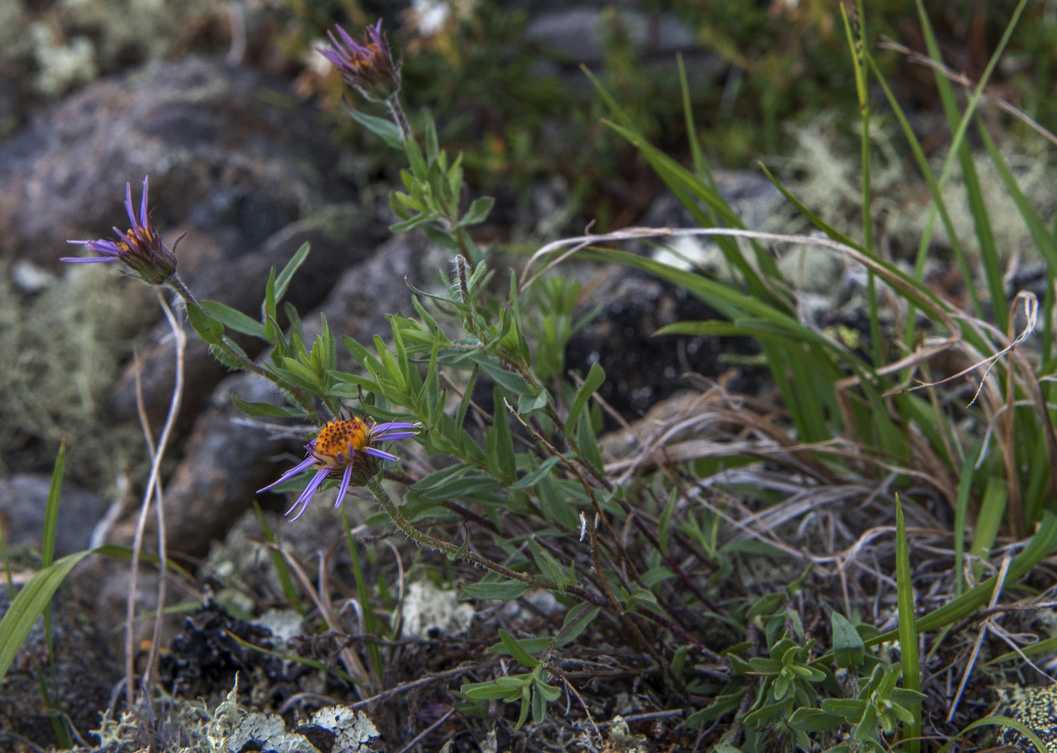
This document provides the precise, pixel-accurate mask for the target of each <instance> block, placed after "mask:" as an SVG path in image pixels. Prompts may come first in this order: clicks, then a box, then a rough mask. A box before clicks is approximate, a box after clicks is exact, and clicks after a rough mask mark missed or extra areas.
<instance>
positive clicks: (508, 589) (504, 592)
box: [0, 580, 531, 635]
mask: <svg viewBox="0 0 1057 753" xmlns="http://www.w3.org/2000/svg"><path fill="white" fill-rule="evenodd" d="M530 588H531V586H530V585H529V584H527V583H522V582H521V581H519V580H504V581H499V582H494V583H470V584H468V585H465V586H463V587H462V592H463V593H464V594H466V596H468V597H469V598H471V599H500V600H502V601H511V600H513V599H517V598H518V597H520V596H521V595H522V594H524V593H525V592H526V591H528V590H529V589H530ZM0 635H2V633H0Z"/></svg>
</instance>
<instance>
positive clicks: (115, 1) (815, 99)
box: [0, 0, 1057, 229]
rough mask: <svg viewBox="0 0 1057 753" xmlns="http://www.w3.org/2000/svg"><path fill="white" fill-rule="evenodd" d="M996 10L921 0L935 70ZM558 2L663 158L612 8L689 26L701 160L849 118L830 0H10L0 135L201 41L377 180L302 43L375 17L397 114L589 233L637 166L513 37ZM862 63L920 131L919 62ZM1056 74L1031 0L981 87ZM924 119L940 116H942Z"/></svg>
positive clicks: (881, 15)
mask: <svg viewBox="0 0 1057 753" xmlns="http://www.w3.org/2000/svg"><path fill="white" fill-rule="evenodd" d="M1014 6H1015V2H1013V0H997V1H996V2H983V1H982V0H958V1H957V2H951V3H943V4H935V3H934V4H932V7H931V8H930V12H931V13H932V14H933V17H932V18H931V19H930V20H931V22H932V24H933V26H934V28H935V29H936V31H937V35H938V37H939V39H940V43H941V45H942V47H943V53H944V55H945V59H946V60H947V62H948V64H949V66H950V67H951V68H952V69H953V70H955V71H957V72H960V73H964V74H966V75H967V76H969V77H970V78H971V79H973V80H975V79H976V78H977V77H978V75H979V74H980V72H981V70H982V67H983V66H984V65H985V63H986V61H987V58H988V55H989V54H990V51H991V50H992V49H993V46H994V44H995V43H996V42H997V40H998V38H999V37H1000V35H1001V33H1002V30H1003V28H1004V26H1005V23H1006V22H1007V20H1008V19H1009V17H1010V14H1011V12H1012V9H1013V8H1014ZM570 7H577V8H583V9H585V10H588V11H591V12H594V13H597V18H598V21H599V27H600V28H599V29H598V32H599V36H600V39H601V40H602V45H603V49H604V54H603V56H602V58H601V60H600V61H591V69H592V73H594V74H595V75H597V76H599V78H600V80H601V81H602V83H603V84H604V85H605V86H606V87H607V88H608V90H609V91H612V92H614V93H615V94H617V95H618V96H619V97H620V101H621V103H622V104H623V105H624V107H625V108H626V110H627V111H628V113H629V114H630V115H631V116H632V118H633V119H634V121H635V124H636V126H637V127H638V129H639V130H640V132H641V133H642V134H643V136H645V137H646V138H647V139H649V140H650V141H651V143H653V144H655V145H656V146H657V147H659V148H660V149H662V150H664V151H666V152H667V153H670V154H675V155H679V154H682V153H684V152H685V149H686V146H685V145H686V143H687V142H686V134H685V124H684V120H683V116H682V112H681V106H680V99H679V90H678V83H677V79H676V76H675V65H674V59H672V58H673V57H674V56H671V55H667V54H664V55H659V54H658V53H651V52H650V51H649V50H647V49H644V46H643V45H642V44H638V43H636V41H635V35H633V34H631V33H630V32H629V27H628V23H627V21H628V18H629V15H634V14H642V16H643V17H645V18H646V19H652V20H656V19H657V18H660V17H661V16H664V17H667V18H674V19H677V20H678V22H679V23H680V24H681V25H682V26H683V28H684V29H686V30H688V31H689V32H690V34H691V35H692V37H693V38H694V39H695V40H696V44H695V46H694V48H693V49H687V50H684V53H685V54H686V55H687V56H688V70H689V71H690V75H691V98H692V100H693V102H694V105H695V115H696V122H697V127H698V129H699V131H700V132H699V134H698V135H699V136H700V137H701V140H702V142H703V143H704V144H705V145H706V148H707V149H708V150H709V152H710V154H709V155H708V156H709V158H710V159H711V161H712V162H713V164H718V165H722V166H725V167H731V168H736V167H746V166H750V165H751V164H752V163H753V162H754V160H756V159H758V158H760V157H761V156H765V155H772V154H783V153H787V152H788V151H790V150H792V149H794V148H795V147H796V140H795V135H794V132H795V129H796V128H797V127H798V126H802V125H803V124H804V122H806V121H812V120H815V119H817V118H819V117H826V118H827V119H828V122H830V123H837V124H839V125H841V126H842V127H843V128H845V129H847V131H848V132H849V134H850V133H851V132H853V131H854V129H855V128H857V126H858V123H859V120H858V113H857V109H858V105H857V102H856V98H855V87H854V83H853V81H852V80H851V66H850V65H849V51H848V48H847V43H846V41H845V38H844V35H843V31H842V29H841V26H840V17H839V13H838V9H837V6H836V4H835V3H833V2H831V1H830V0H800V1H797V0H755V1H753V2H743V1H742V0H665V1H662V0H639V1H638V2H635V1H633V0H625V1H624V2H598V1H597V0H584V2H582V3H579V4H577V5H576V6H572V5H570V4H568V3H554V2H548V0H518V1H515V2H495V1H494V0H447V2H444V1H443V0H413V2H407V3H392V2H380V1H378V0H374V1H372V0H322V1H316V0H313V1H311V2H310V1H309V0H242V1H241V2H234V1H233V0H232V1H231V2H223V1H222V0H194V2H191V3H186V2H182V0H181V1H180V2H176V1H175V0H108V1H107V2H101V0H50V1H48V0H43V1H42V0H35V1H32V2H31V1H30V0H19V1H18V2H16V3H5V4H4V9H3V10H0V16H2V17H3V18H2V19H0V20H2V21H3V23H0V76H2V77H3V78H4V79H7V80H8V81H9V82H10V85H11V87H12V88H13V89H14V91H15V92H16V95H17V96H18V97H19V98H20V99H19V106H15V107H12V108H11V109H10V110H8V111H6V112H4V111H3V110H2V109H0V135H3V134H8V133H10V132H12V131H13V130H14V129H15V128H16V127H17V126H18V125H20V124H21V123H22V122H24V120H25V118H26V117H27V116H28V113H30V112H31V111H32V110H33V109H34V108H35V107H39V106H41V105H43V104H46V103H47V102H49V101H54V99H56V98H58V97H59V96H62V95H65V94H66V93H67V92H69V91H72V90H75V89H76V88H78V87H80V86H83V85H85V84H86V83H88V82H89V81H90V80H92V79H93V78H96V77H99V76H103V75H107V74H110V73H114V72H117V71H120V70H122V69H124V68H127V67H129V66H130V65H132V64H134V63H137V62H139V61H142V60H144V59H147V58H150V57H171V56H177V55H181V54H186V53H189V52H207V53H210V52H211V53H214V54H227V55H228V57H229V58H230V59H232V60H240V61H244V62H246V63H249V64H251V65H258V66H262V67H265V68H269V69H271V70H275V71H276V72H280V73H283V74H286V75H290V76H295V77H297V86H298V89H299V91H300V92H301V93H302V94H304V95H305V96H312V95H318V96H319V102H320V105H321V107H322V108H323V109H324V110H326V111H327V112H329V113H331V114H332V120H333V123H334V126H335V130H336V132H337V133H338V134H339V137H340V138H341V139H342V140H343V141H344V142H345V143H348V144H350V145H354V146H359V147H361V150H362V151H363V152H364V154H366V155H367V159H366V162H365V161H364V160H363V159H359V158H357V160H356V168H357V169H358V170H360V171H362V170H364V169H366V170H367V174H368V175H376V174H377V171H379V170H385V169H387V168H388V167H389V166H390V165H393V164H396V162H397V161H396V160H395V159H393V158H394V157H395V156H396V155H395V154H388V153H386V152H384V151H381V150H378V149H377V148H376V145H374V144H373V143H372V142H371V141H370V140H369V139H367V138H365V136H364V134H362V133H359V132H358V131H357V129H356V127H355V125H354V124H353V123H352V122H351V121H350V120H349V119H348V117H347V116H346V115H345V113H344V111H343V108H342V107H341V102H340V99H341V92H342V87H341V82H340V80H339V79H338V77H337V76H336V75H335V74H333V73H332V72H329V71H327V70H326V68H325V66H323V65H322V63H321V58H320V57H319V56H318V55H317V54H316V53H315V52H314V48H315V47H316V46H317V45H319V44H320V43H321V42H322V41H323V40H324V39H325V34H326V30H327V29H328V28H330V27H331V26H332V25H333V24H334V23H342V24H344V25H346V26H347V28H350V29H352V30H355V29H357V28H361V27H362V26H364V25H365V24H367V23H369V22H373V21H374V20H375V19H376V18H379V17H381V18H383V19H384V27H385V29H387V31H388V33H389V35H390V38H391V42H392V44H393V46H394V47H395V48H396V49H397V50H400V51H403V52H404V54H405V57H404V80H405V85H404V97H405V101H406V103H407V105H408V109H409V111H411V112H412V113H413V112H415V111H416V110H418V109H420V108H425V109H428V110H429V111H430V112H431V113H432V114H433V116H434V118H435V120H436V122H437V123H438V124H439V127H440V129H441V133H440V135H441V139H442V141H443V142H444V143H446V144H447V145H448V147H449V149H451V150H452V151H455V152H457V151H462V152H463V153H464V154H465V165H466V168H467V171H468V178H469V182H470V184H471V185H474V186H477V187H478V188H479V189H480V190H481V191H482V192H485V193H489V192H493V193H498V194H499V195H500V196H501V197H506V198H515V199H518V200H520V201H521V202H524V201H527V200H528V199H529V197H530V194H531V190H532V187H533V186H534V185H536V184H538V183H539V181H541V180H543V179H546V180H552V179H554V178H555V177H560V178H563V179H564V180H565V181H566V183H567V191H568V196H569V197H570V200H571V201H574V202H576V203H577V204H578V205H579V206H580V208H581V210H582V213H583V214H584V215H587V216H590V217H592V218H594V219H595V220H597V221H598V223H599V227H600V229H605V228H608V227H612V226H614V225H621V224H627V223H628V222H630V221H633V220H634V218H635V214H636V213H637V212H638V211H639V210H641V208H642V205H643V202H644V201H646V199H645V198H644V197H646V196H649V195H651V194H652V192H651V191H649V190H644V189H648V188H649V187H650V185H651V183H650V181H652V180H654V179H653V178H651V177H650V176H649V173H648V171H646V170H645V169H644V168H643V167H642V165H641V162H640V161H639V160H637V158H636V157H635V156H634V154H633V152H632V150H631V149H630V147H629V146H627V145H626V144H622V143H620V142H619V141H618V140H617V139H616V137H615V136H614V135H613V134H611V133H609V132H607V130H606V129H604V128H603V127H601V125H600V123H599V118H600V116H601V115H602V112H601V110H600V104H599V102H598V101H597V97H596V96H595V95H594V93H593V90H592V88H591V87H590V86H589V85H588V83H587V80H586V77H585V76H584V75H583V73H582V72H581V71H580V70H579V63H580V61H579V60H577V59H575V55H572V54H570V51H568V50H562V49H559V48H557V47H555V46H554V45H551V44H548V40H547V39H545V38H544V39H541V38H539V36H538V35H531V34H526V27H527V25H528V24H529V23H530V22H531V21H532V20H533V19H534V18H538V17H540V16H541V15H544V14H546V13H548V12H552V11H556V10H563V9H564V10H567V9H568V8H570ZM866 11H867V15H868V18H869V26H868V28H867V29H866V33H867V39H868V40H871V41H872V43H874V44H876V42H877V41H878V40H880V39H882V38H884V37H889V38H892V39H896V40H899V41H900V42H901V43H903V44H905V45H907V46H908V47H910V48H912V49H915V50H922V49H924V43H923V40H921V36H920V24H919V23H918V20H917V18H916V12H915V9H914V6H913V3H911V2H910V1H909V0H894V1H887V0H886V2H876V1H873V2H867V3H866ZM662 57H663V59H661V58H662ZM881 59H882V62H883V65H884V66H885V67H886V70H885V71H884V72H885V74H886V75H887V76H888V77H889V78H890V79H891V80H893V81H895V82H898V85H899V87H900V89H901V90H900V91H899V92H897V94H898V95H899V96H900V97H901V98H902V100H903V101H904V102H905V103H906V104H905V106H906V107H907V108H908V109H909V110H910V111H911V112H912V113H913V112H916V113H917V114H918V115H919V120H918V122H916V126H917V127H919V128H922V129H923V130H926V131H927V129H928V128H929V127H930V123H931V122H932V121H931V120H930V117H929V116H932V115H936V116H938V113H937V112H935V111H936V109H937V108H938V102H937V101H936V98H935V96H934V89H933V87H932V74H931V72H930V71H928V70H927V69H925V68H924V67H922V66H920V65H917V64H914V63H912V62H910V61H908V60H907V59H906V58H905V56H904V55H902V54H899V53H896V52H887V53H884V54H883V55H882V56H881ZM1055 73H1057V2H1054V0H1042V1H1040V2H1037V3H1034V4H1033V5H1032V6H1031V8H1030V9H1029V10H1028V12H1027V17H1026V18H1025V19H1024V21H1023V22H1022V23H1021V24H1020V25H1019V27H1018V30H1017V32H1016V36H1015V38H1014V39H1013V42H1012V45H1011V50H1010V52H1009V53H1008V54H1007V55H1006V56H1005V58H1004V60H1003V63H1002V66H1001V69H1000V70H999V71H998V72H997V74H996V76H995V78H994V80H993V83H992V85H991V88H990V91H991V92H992V93H994V94H996V95H999V96H1002V97H1003V98H1005V99H1007V100H1008V101H1010V102H1011V103H1012V104H1013V105H1015V106H1016V107H1018V108H1020V109H1021V110H1023V111H1024V112H1025V113H1027V114H1028V115H1029V116H1031V117H1033V118H1035V119H1036V120H1038V121H1040V122H1041V123H1043V124H1044V125H1045V124H1047V123H1051V124H1052V123H1054V122H1055V120H1057V118H1055V116H1057V111H1055V110H1057V104H1055V103H1057V97H1055V96H1054V87H1055V83H1054V82H1055V80H1057V76H1055ZM892 74H896V75H892ZM0 88H2V87H0ZM875 96H876V97H877V98H878V100H877V101H880V93H875ZM935 122H936V123H937V126H936V127H937V128H939V127H940V126H939V125H938V124H939V123H940V122H941V119H940V118H938V117H936V118H935ZM1018 128H1022V126H1014V128H1013V131H1012V135H1013V137H1014V138H1015V137H1016V135H1017V133H1018ZM922 136H923V141H924V143H925V144H926V145H927V144H928V143H929V140H928V138H927V137H928V134H927V132H926V133H923V134H922ZM361 174H362V173H361Z"/></svg>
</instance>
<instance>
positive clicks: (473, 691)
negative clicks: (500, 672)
mask: <svg viewBox="0 0 1057 753" xmlns="http://www.w3.org/2000/svg"><path fill="white" fill-rule="evenodd" d="M500 679H505V678H500ZM459 692H460V693H462V694H463V695H465V696H466V697H467V698H472V699H474V700H477V701H516V700H517V699H518V698H520V697H521V686H520V685H519V686H518V687H510V686H502V685H498V684H496V681H495V680H490V681H488V682H474V683H467V684H466V685H463V686H462V687H461V688H459Z"/></svg>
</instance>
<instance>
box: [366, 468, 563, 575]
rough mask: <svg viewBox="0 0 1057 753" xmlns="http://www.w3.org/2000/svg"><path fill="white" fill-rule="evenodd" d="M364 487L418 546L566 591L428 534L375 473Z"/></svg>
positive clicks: (500, 572) (503, 573) (493, 570)
mask: <svg viewBox="0 0 1057 753" xmlns="http://www.w3.org/2000/svg"><path fill="white" fill-rule="evenodd" d="M366 484H367V488H368V489H370V490H371V493H372V494H374V498H375V499H377V500H378V504H380V505H381V506H382V509H383V510H385V512H386V514H387V515H389V517H390V518H391V519H392V521H393V523H395V524H396V527H397V528H399V529H400V530H401V531H403V532H404V533H405V534H406V535H407V536H408V537H409V538H410V539H412V540H413V541H414V542H415V543H416V544H418V545H419V546H424V547H429V548H430V549H436V550H437V551H439V552H443V553H444V554H446V555H448V556H449V557H452V558H454V559H461V560H466V561H467V562H472V563H474V564H475V565H478V566H480V567H483V568H484V569H486V570H491V571H492V572H493V573H496V574H497V575H502V576H503V577H505V578H510V579H512V580H519V581H521V582H522V583H527V584H528V585H530V586H533V587H535V588H545V589H547V590H548V591H561V592H565V591H567V589H566V587H565V586H563V585H561V584H559V583H555V582H554V581H550V580H546V579H545V578H537V577H536V576H534V575H529V574H528V573H519V572H517V571H516V570H511V569H510V568H508V567H504V566H503V565H500V564H499V563H498V562H495V561H494V560H490V559H488V558H487V557H482V556H481V555H479V554H475V553H474V552H471V551H469V550H468V549H465V548H462V547H457V546H455V545H454V544H450V543H448V542H447V541H443V540H441V539H438V538H436V537H434V536H430V535H429V534H428V533H424V532H422V531H420V530H418V529H417V528H415V527H414V526H413V525H411V522H410V521H409V520H408V519H407V518H405V517H404V514H403V513H402V512H400V508H399V507H397V506H396V505H395V504H393V501H392V500H391V499H390V498H389V494H388V493H387V492H386V491H385V489H384V488H383V487H382V483H381V481H380V480H379V478H378V476H371V477H370V478H368V479H367V481H366Z"/></svg>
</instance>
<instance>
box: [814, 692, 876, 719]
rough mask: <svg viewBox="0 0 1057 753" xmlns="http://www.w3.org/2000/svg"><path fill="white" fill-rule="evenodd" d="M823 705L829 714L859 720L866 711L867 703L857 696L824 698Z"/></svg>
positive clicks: (823, 708)
mask: <svg viewBox="0 0 1057 753" xmlns="http://www.w3.org/2000/svg"><path fill="white" fill-rule="evenodd" d="M821 706H822V710H823V711H825V712H826V713H827V714H833V715H834V716H839V717H842V718H844V719H847V720H848V721H849V722H858V721H859V720H860V719H862V715H863V714H864V713H865V712H866V706H867V704H866V701H860V700H858V699H855V698H823V699H822V703H821Z"/></svg>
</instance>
